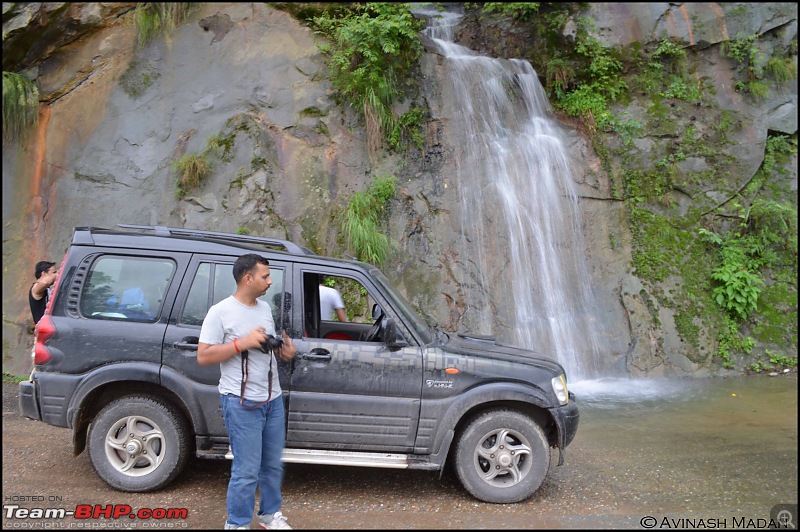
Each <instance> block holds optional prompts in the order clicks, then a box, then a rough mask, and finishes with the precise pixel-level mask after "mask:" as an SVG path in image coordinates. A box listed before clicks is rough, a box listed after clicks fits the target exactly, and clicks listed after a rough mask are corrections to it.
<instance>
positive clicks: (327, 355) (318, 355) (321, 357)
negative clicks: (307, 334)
mask: <svg viewBox="0 0 800 532" xmlns="http://www.w3.org/2000/svg"><path fill="white" fill-rule="evenodd" d="M301 357H302V358H303V360H311V361H313V362H330V360H331V352H330V351H328V350H327V349H321V348H317V349H312V350H311V351H309V352H308V353H303V354H302V355H301Z"/></svg>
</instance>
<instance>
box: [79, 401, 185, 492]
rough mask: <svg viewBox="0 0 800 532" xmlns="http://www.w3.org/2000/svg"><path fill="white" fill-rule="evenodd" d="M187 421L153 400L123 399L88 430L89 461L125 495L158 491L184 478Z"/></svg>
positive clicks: (100, 415) (167, 406) (111, 404)
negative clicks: (181, 476)
mask: <svg viewBox="0 0 800 532" xmlns="http://www.w3.org/2000/svg"><path fill="white" fill-rule="evenodd" d="M190 448H191V447H190V445H189V431H188V429H187V427H186V422H185V420H184V418H183V416H182V415H181V414H180V413H179V412H177V411H176V410H175V409H174V408H173V407H172V406H170V405H169V404H167V403H165V402H163V401H161V400H160V399H156V398H153V397H146V396H135V397H122V398H120V399H117V400H115V401H112V402H111V403H109V404H108V405H106V406H105V407H104V408H103V409H102V410H101V411H100V412H99V413H98V414H97V417H95V419H94V421H93V422H92V424H91V425H90V427H89V444H88V449H89V460H90V461H91V463H92V467H94V470H95V471H96V472H97V474H98V475H99V476H100V478H102V479H103V480H104V481H105V482H106V483H108V484H109V485H110V486H111V487H113V488H116V489H118V490H122V491H133V492H143V491H153V490H157V489H160V488H163V487H164V486H166V485H167V484H169V483H170V482H172V481H173V480H174V479H175V477H177V476H178V474H180V472H181V471H182V470H183V467H184V466H185V465H186V461H187V459H188V457H189V452H190Z"/></svg>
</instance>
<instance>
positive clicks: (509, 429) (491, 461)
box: [454, 410, 550, 504]
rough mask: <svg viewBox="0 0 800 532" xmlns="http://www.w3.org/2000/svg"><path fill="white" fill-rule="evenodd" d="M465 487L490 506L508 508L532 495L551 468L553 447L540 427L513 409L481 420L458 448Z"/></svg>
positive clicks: (471, 425) (463, 434)
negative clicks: (501, 505) (506, 505)
mask: <svg viewBox="0 0 800 532" xmlns="http://www.w3.org/2000/svg"><path fill="white" fill-rule="evenodd" d="M454 465H455V470H456V474H457V475H458V478H459V480H460V481H461V484H462V485H463V486H464V488H465V489H466V490H467V491H468V492H470V493H471V494H472V495H473V496H474V497H476V498H477V499H480V500H482V501H485V502H490V503H498V504H507V503H514V502H519V501H522V500H524V499H527V498H528V497H530V496H531V495H533V494H534V493H535V492H536V490H537V489H539V486H541V484H542V481H544V478H545V477H546V476H547V472H548V470H549V468H550V446H549V445H548V443H547V438H546V437H545V435H544V432H543V431H542V429H541V427H540V426H539V425H538V424H537V423H536V422H535V421H533V420H532V419H531V418H530V417H528V416H526V415H524V414H522V413H521V412H517V411H513V410H490V411H487V412H484V413H482V414H480V415H478V416H477V417H476V418H475V419H473V420H472V421H471V422H470V423H469V424H468V425H467V426H466V428H465V429H464V430H463V432H461V436H460V437H459V440H458V443H457V444H456V448H455V464H454Z"/></svg>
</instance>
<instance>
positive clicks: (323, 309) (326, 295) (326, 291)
mask: <svg viewBox="0 0 800 532" xmlns="http://www.w3.org/2000/svg"><path fill="white" fill-rule="evenodd" d="M337 308H344V301H342V296H341V295H340V294H339V291H338V290H336V289H335V288H331V287H330V286H324V285H319V314H320V319H323V320H328V321H330V320H332V319H333V317H334V316H335V315H336V309H337Z"/></svg>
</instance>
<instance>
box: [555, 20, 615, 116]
mask: <svg viewBox="0 0 800 532" xmlns="http://www.w3.org/2000/svg"><path fill="white" fill-rule="evenodd" d="M582 23H583V24H582V25H581V29H580V30H579V31H578V38H577V43H576V46H575V51H576V52H577V54H578V55H579V56H582V57H583V58H584V59H585V60H586V61H587V62H588V64H586V65H585V66H584V68H581V69H577V68H576V69H575V71H576V72H578V73H579V74H578V83H577V87H575V88H574V89H573V90H570V91H568V92H561V91H556V101H555V105H556V107H558V108H560V109H562V110H563V111H565V112H566V113H567V115H569V116H573V117H578V118H581V119H582V120H583V121H584V123H585V124H586V125H587V126H588V127H589V129H590V130H592V131H593V130H594V129H595V128H598V129H600V130H603V131H606V130H609V129H610V128H611V127H613V125H614V117H613V115H612V113H611V111H610V105H611V103H612V102H615V101H617V100H619V99H620V98H621V97H622V96H624V95H626V94H627V91H628V84H627V83H626V82H625V80H624V79H623V77H622V62H621V61H620V60H619V58H618V57H617V55H618V54H617V52H616V51H615V50H613V49H611V48H606V47H605V46H603V44H602V43H601V42H600V41H599V40H597V39H596V38H594V37H592V36H591V35H589V33H588V28H587V26H588V24H589V22H588V20H586V19H582ZM582 77H583V78H584V79H581V78H582ZM561 86H562V84H559V87H561Z"/></svg>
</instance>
